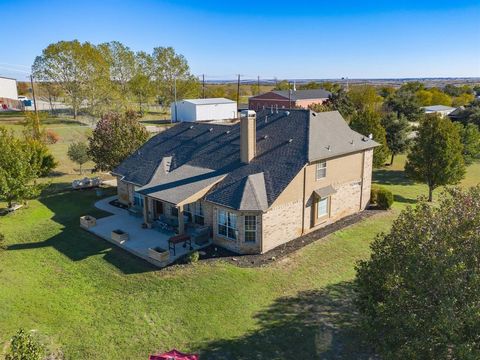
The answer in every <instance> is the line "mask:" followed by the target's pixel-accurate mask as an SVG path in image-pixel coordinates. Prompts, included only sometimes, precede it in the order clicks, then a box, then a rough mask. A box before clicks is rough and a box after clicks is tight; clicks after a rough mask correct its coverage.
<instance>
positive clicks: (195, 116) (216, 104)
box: [171, 98, 238, 122]
mask: <svg viewBox="0 0 480 360" xmlns="http://www.w3.org/2000/svg"><path fill="white" fill-rule="evenodd" d="M171 114H172V121H173V122H192V121H207V120H231V119H236V118H237V117H238V115H237V103H236V102H235V101H232V100H229V99H225V98H209V99H185V100H180V101H177V102H174V103H172V106H171Z"/></svg>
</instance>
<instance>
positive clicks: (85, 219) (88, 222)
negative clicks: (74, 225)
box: [80, 215, 97, 229]
mask: <svg viewBox="0 0 480 360" xmlns="http://www.w3.org/2000/svg"><path fill="white" fill-rule="evenodd" d="M95 225H97V219H95V218H94V217H93V216H90V215H85V216H81V217H80V226H81V227H83V228H85V229H89V228H91V227H94V226H95Z"/></svg>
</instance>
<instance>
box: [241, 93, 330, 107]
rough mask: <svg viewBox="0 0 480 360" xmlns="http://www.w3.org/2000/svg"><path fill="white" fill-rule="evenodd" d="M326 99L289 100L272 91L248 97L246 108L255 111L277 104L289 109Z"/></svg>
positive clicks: (318, 102) (321, 101)
mask: <svg viewBox="0 0 480 360" xmlns="http://www.w3.org/2000/svg"><path fill="white" fill-rule="evenodd" d="M326 100H327V99H326V98H316V99H302V100H289V99H288V98H285V97H283V96H280V95H278V94H275V93H273V92H268V93H265V94H262V95H259V96H255V97H251V98H250V99H248V108H249V109H250V110H255V111H259V110H262V109H263V108H264V107H265V108H266V109H268V108H270V107H271V106H273V107H276V106H278V108H279V109H289V108H304V109H307V108H308V106H309V105H312V104H322V103H323V102H325V101H326Z"/></svg>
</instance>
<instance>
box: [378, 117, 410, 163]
mask: <svg viewBox="0 0 480 360" xmlns="http://www.w3.org/2000/svg"><path fill="white" fill-rule="evenodd" d="M382 126H383V127H384V128H385V132H386V139H387V146H388V148H389V149H390V152H391V154H392V156H391V159H390V165H392V164H393V158H394V157H395V155H397V154H401V153H403V152H405V151H407V149H408V146H409V144H410V141H409V138H408V136H409V135H410V123H409V122H408V120H407V119H406V118H405V116H403V115H400V116H398V115H397V114H396V113H392V112H390V113H386V114H385V115H384V116H383V117H382Z"/></svg>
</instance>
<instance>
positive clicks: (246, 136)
mask: <svg viewBox="0 0 480 360" xmlns="http://www.w3.org/2000/svg"><path fill="white" fill-rule="evenodd" d="M256 119H257V114H256V112H255V111H253V110H243V111H242V112H241V113H240V160H241V161H242V162H243V163H244V164H248V163H249V162H250V161H252V159H253V158H254V157H255V154H256V152H257V121H256Z"/></svg>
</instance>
